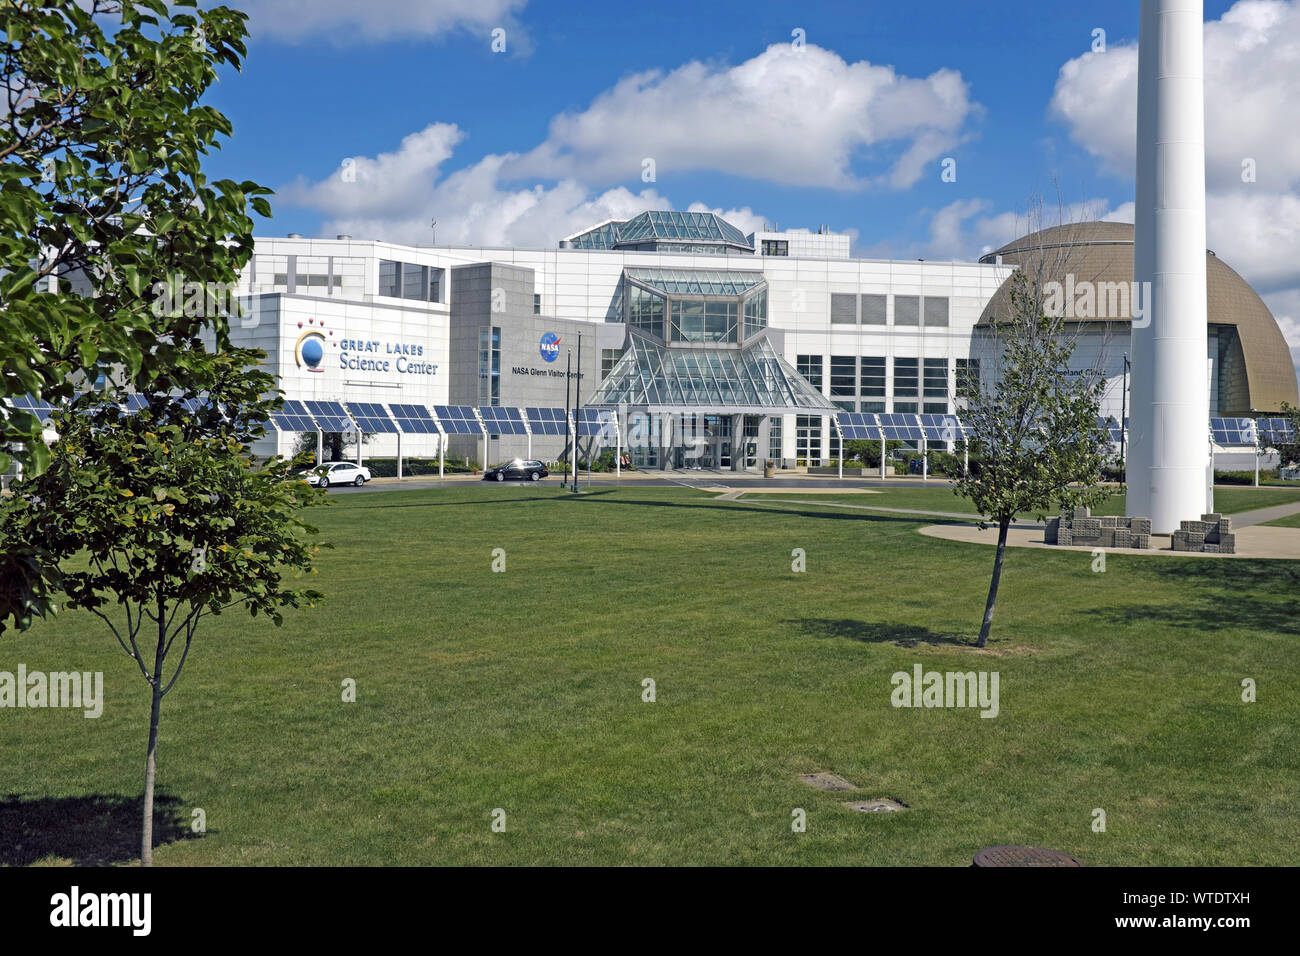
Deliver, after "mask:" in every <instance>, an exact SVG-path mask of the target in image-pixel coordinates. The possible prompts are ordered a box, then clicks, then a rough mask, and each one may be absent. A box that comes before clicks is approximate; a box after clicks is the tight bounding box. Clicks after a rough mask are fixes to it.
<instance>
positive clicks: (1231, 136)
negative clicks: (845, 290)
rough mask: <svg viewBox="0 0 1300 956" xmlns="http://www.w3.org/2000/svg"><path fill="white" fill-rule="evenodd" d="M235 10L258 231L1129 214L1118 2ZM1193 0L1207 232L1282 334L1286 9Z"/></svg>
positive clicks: (934, 247)
mask: <svg viewBox="0 0 1300 956" xmlns="http://www.w3.org/2000/svg"><path fill="white" fill-rule="evenodd" d="M232 5H235V6H242V7H243V8H244V9H246V10H248V11H249V12H250V15H251V20H250V28H251V30H252V33H253V36H252V38H251V43H250V50H249V56H248V59H247V61H246V64H245V69H244V71H243V73H242V74H234V73H228V74H226V75H225V76H224V77H223V80H222V83H221V84H220V87H219V88H218V89H217V90H216V91H215V93H214V95H213V96H212V97H211V102H212V103H213V104H214V105H216V106H217V107H219V108H220V109H222V110H223V111H224V112H225V113H226V114H227V115H228V116H229V117H230V118H231V120H232V122H233V123H234V127H235V135H234V137H233V138H232V139H231V140H230V141H229V142H227V143H226V145H225V148H224V149H223V150H222V151H221V152H220V153H219V154H218V155H217V156H216V157H215V158H214V160H213V162H212V164H211V170H212V172H213V173H214V174H216V175H229V176H238V177H240V178H251V179H254V180H257V181H259V182H262V183H264V184H266V185H269V186H271V187H273V188H275V189H276V190H277V191H278V193H279V195H278V197H277V198H275V199H274V200H273V205H274V207H275V210H276V214H275V219H274V221H273V222H272V223H267V224H265V225H264V226H263V227H262V228H261V229H260V232H262V233H265V234H283V233H286V232H301V233H304V234H307V235H333V234H334V233H336V232H349V233H352V234H354V235H357V236H358V238H388V239H393V240H397V241H408V242H420V243H428V242H430V241H431V240H432V233H431V232H430V231H429V230H428V222H429V220H430V219H432V218H435V217H436V218H437V219H438V221H439V226H438V234H437V238H438V242H439V243H440V244H452V243H455V244H491V245H497V244H506V245H521V246H536V245H545V246H550V245H553V244H554V242H555V241H556V240H558V239H559V238H561V237H562V236H563V235H565V234H567V233H569V232H572V231H575V230H576V229H578V228H581V227H582V226H583V225H586V224H588V223H589V222H590V224H594V223H595V222H597V221H599V220H601V219H604V218H608V217H609V216H619V217H622V216H626V215H630V214H631V213H632V212H634V211H636V210H637V209H639V208H644V207H645V206H647V205H654V206H660V207H666V206H671V207H672V208H678V209H685V208H688V207H690V206H692V205H693V204H702V207H707V208H712V209H716V210H718V211H721V212H723V213H724V214H730V215H731V217H732V218H733V220H734V221H736V224H737V225H739V226H741V228H743V229H745V230H746V231H748V230H749V229H751V228H753V227H754V226H756V225H758V224H761V223H762V222H764V221H766V222H774V221H775V222H779V223H780V224H781V226H782V228H791V227H809V228H816V227H817V225H818V224H820V223H826V224H828V225H829V226H830V227H831V228H832V229H833V230H835V231H844V232H850V233H851V234H853V236H854V250H855V254H858V255H866V256H895V257H899V258H914V257H926V258H967V257H973V256H977V255H978V254H979V253H980V252H981V251H984V250H986V249H988V248H990V247H992V246H996V245H997V244H1000V243H1001V242H1004V241H1007V240H1009V239H1011V238H1014V237H1015V235H1017V234H1018V233H1019V232H1021V231H1024V230H1023V228H1022V227H1023V225H1024V219H1023V213H1024V210H1025V207H1026V204H1027V202H1028V199H1029V197H1030V196H1031V195H1032V194H1036V193H1041V194H1044V195H1045V196H1046V197H1047V199H1048V200H1049V201H1050V202H1051V203H1052V204H1053V205H1054V204H1055V201H1056V195H1057V189H1058V187H1059V192H1060V196H1061V199H1062V200H1063V201H1065V202H1066V203H1067V204H1071V205H1072V208H1071V210H1070V212H1069V215H1071V216H1072V217H1076V218H1077V217H1081V216H1087V217H1091V218H1095V217H1097V216H1105V217H1107V218H1120V219H1124V218H1128V217H1131V209H1126V205H1125V204H1128V203H1131V201H1132V198H1133V178H1132V172H1131V165H1132V160H1131V151H1132V120H1131V118H1129V117H1131V115H1132V99H1133V95H1132V88H1133V86H1132V84H1133V73H1134V67H1135V62H1136V56H1135V47H1134V44H1135V42H1136V34H1137V3H1136V2H1133V0H1102V2H1097V3H1093V4H1089V5H1086V6H1085V5H1082V4H1077V5H1076V4H1058V3H1049V4H1044V3H1033V4H1030V3H1023V2H1004V3H1001V4H997V5H990V4H982V3H972V2H927V3H911V4H906V3H904V4H899V3H888V4H885V3H874V2H872V3H862V2H859V3H847V2H843V3H842V2H826V3H801V4H791V3H765V2H761V0H760V2H753V0H751V2H745V3H737V2H717V3H700V2H692V3H686V2H676V0H661V2H656V3H653V4H637V3H617V4H608V3H605V4H597V3H591V4H575V3H559V2H540V3H539V2H524V0H366V2H355V0H242V2H241V0H232ZM1205 10H1206V13H1205V16H1206V21H1207V31H1206V50H1207V127H1208V132H1209V136H1210V140H1211V145H1210V148H1209V150H1208V155H1207V167H1208V172H1207V187H1208V190H1209V193H1210V196H1209V200H1210V203H1209V205H1210V208H1209V238H1210V245H1211V247H1214V248H1215V249H1216V251H1218V252H1219V253H1220V255H1222V256H1223V257H1224V258H1225V260H1226V261H1228V262H1229V263H1231V264H1233V265H1234V266H1235V267H1236V268H1237V269H1238V270H1239V271H1241V272H1242V273H1243V274H1244V275H1246V277H1247V278H1248V279H1250V280H1251V281H1252V283H1254V284H1255V286H1256V288H1257V289H1259V290H1260V292H1261V293H1262V294H1264V295H1265V298H1266V301H1268V302H1269V304H1270V306H1272V307H1273V309H1274V312H1275V313H1276V314H1278V316H1279V321H1281V322H1282V324H1283V325H1284V328H1286V329H1287V331H1288V335H1289V336H1290V338H1291V343H1292V345H1294V346H1300V256H1297V255H1296V253H1297V251H1300V148H1296V147H1300V142H1297V141H1296V140H1295V137H1296V136H1297V135H1300V134H1296V133H1295V132H1290V131H1287V130H1286V127H1288V126H1294V123H1293V121H1292V117H1293V112H1294V111H1293V109H1292V107H1291V104H1293V103H1294V102H1295V101H1296V99H1295V97H1297V96H1300V79H1296V78H1295V77H1296V76H1297V74H1300V63H1297V62H1296V58H1297V56H1298V55H1300V54H1297V49H1300V11H1298V10H1297V3H1296V2H1293V0H1241V2H1239V3H1237V4H1235V5H1234V4H1230V3H1224V2H1214V0H1207V2H1206V4H1205ZM497 28H500V29H501V30H504V39H505V46H506V50H505V52H504V53H499V52H493V50H492V48H491V44H492V34H493V30H494V29H497ZM796 28H798V29H801V30H802V31H803V40H804V43H803V49H802V50H798V51H796V49H795V48H796V47H797V46H798V44H792V40H793V39H794V38H793V37H792V31H793V30H795V29H796ZM1097 29H1101V30H1104V31H1105V43H1106V50H1105V52H1093V50H1092V48H1093V45H1094V30H1097ZM796 52H797V53H798V54H800V55H796ZM1279 75H1284V76H1285V77H1287V78H1284V79H1281V80H1279V79H1278V76H1279ZM1242 157H1255V158H1257V160H1258V168H1259V175H1258V180H1257V181H1256V182H1253V183H1250V184H1248V185H1243V184H1242V183H1241V182H1240V181H1239V179H1240V176H1239V165H1240V162H1241V158H1242ZM348 158H350V159H351V162H352V163H353V164H354V165H353V169H354V170H355V173H356V176H355V178H354V180H353V181H351V182H347V181H346V180H345V176H344V174H343V172H342V167H341V164H342V163H343V161H344V160H345V159H348ZM646 158H649V159H653V160H654V164H655V168H654V180H653V181H652V182H646V181H644V180H643V178H642V169H643V167H642V161H643V160H644V159H646ZM948 158H951V159H953V160H955V161H956V174H957V175H956V181H955V182H944V181H942V180H941V176H940V173H941V164H942V161H943V160H944V159H948ZM697 208H699V206H697ZM1292 211H1294V212H1295V216H1294V219H1295V223H1293V224H1291V225H1289V226H1279V222H1278V220H1279V217H1282V218H1284V219H1286V218H1290V217H1289V216H1287V215H1286V214H1287V213H1289V212H1292ZM1279 230H1280V231H1279ZM1297 356H1298V357H1300V349H1297Z"/></svg>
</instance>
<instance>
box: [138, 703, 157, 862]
mask: <svg viewBox="0 0 1300 956" xmlns="http://www.w3.org/2000/svg"><path fill="white" fill-rule="evenodd" d="M161 706H162V685H161V682H159V683H158V684H157V685H156V686H155V687H154V689H153V706H152V707H151V708H150V710H149V753H148V755H147V756H146V757H145V762H144V835H143V836H142V837H141V839H140V864H141V866H153V781H154V771H155V769H156V760H155V756H156V753H157V750H158V711H159V709H160V708H161Z"/></svg>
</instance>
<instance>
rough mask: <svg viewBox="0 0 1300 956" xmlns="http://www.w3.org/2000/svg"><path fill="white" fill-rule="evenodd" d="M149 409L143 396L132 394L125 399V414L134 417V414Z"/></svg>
mask: <svg viewBox="0 0 1300 956" xmlns="http://www.w3.org/2000/svg"><path fill="white" fill-rule="evenodd" d="M148 407H149V402H148V400H146V399H145V397H144V396H143V395H139V394H137V393H135V392H132V393H131V394H130V395H128V396H127V397H126V413H127V414H128V415H134V414H135V413H136V412H142V411H144V410H145V409H146V408H148Z"/></svg>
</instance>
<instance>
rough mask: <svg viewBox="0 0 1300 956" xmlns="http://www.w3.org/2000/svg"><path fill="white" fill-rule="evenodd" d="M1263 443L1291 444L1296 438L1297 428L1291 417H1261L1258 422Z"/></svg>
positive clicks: (1260, 438)
mask: <svg viewBox="0 0 1300 956" xmlns="http://www.w3.org/2000/svg"><path fill="white" fill-rule="evenodd" d="M1258 430H1259V440H1260V443H1261V444H1266V445H1273V444H1277V443H1281V444H1284V445H1285V444H1291V443H1294V442H1295V440H1296V430H1295V427H1294V426H1293V425H1292V424H1291V419H1289V418H1261V419H1260V420H1259V424H1258Z"/></svg>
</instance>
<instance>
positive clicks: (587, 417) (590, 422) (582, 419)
mask: <svg viewBox="0 0 1300 956" xmlns="http://www.w3.org/2000/svg"><path fill="white" fill-rule="evenodd" d="M577 412H578V414H577V422H578V437H579V438H592V437H600V438H614V437H615V436H616V435H617V434H618V425H617V423H616V422H615V419H614V410H613V409H612V408H579V409H578V410H577Z"/></svg>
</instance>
